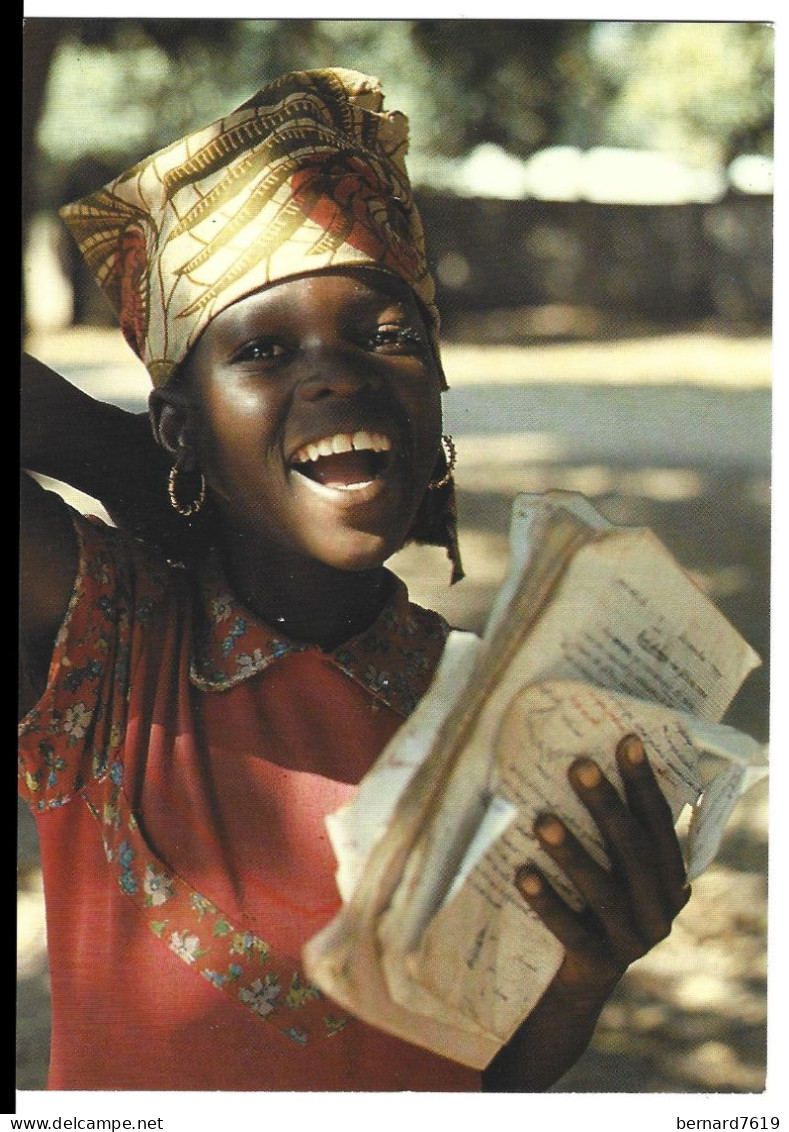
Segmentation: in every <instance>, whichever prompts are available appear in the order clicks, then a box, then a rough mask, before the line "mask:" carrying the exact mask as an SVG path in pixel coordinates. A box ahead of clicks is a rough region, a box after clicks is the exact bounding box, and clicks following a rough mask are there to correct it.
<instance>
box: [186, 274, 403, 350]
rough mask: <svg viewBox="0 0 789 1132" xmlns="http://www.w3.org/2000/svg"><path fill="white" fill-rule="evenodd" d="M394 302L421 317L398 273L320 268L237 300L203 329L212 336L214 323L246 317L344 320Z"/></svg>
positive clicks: (221, 325) (225, 324)
mask: <svg viewBox="0 0 789 1132" xmlns="http://www.w3.org/2000/svg"><path fill="white" fill-rule="evenodd" d="M393 306H394V307H399V308H401V309H402V310H403V311H404V312H408V313H409V314H410V315H412V316H413V317H415V318H419V319H420V320H421V319H422V316H421V312H420V309H419V304H418V302H417V299H416V296H415V295H414V292H413V291H412V290H411V288H410V287H409V286H408V285H407V284H406V283H405V282H403V280H402V279H398V278H397V276H394V275H390V274H388V273H387V272H384V271H379V270H370V269H355V270H347V269H343V270H339V269H338V270H337V271H320V272H315V273H313V274H309V275H300V276H295V277H293V278H290V279H284V280H282V281H281V282H279V283H273V284H271V286H269V287H264V288H262V289H261V290H259V291H255V292H253V293H252V294H250V295H246V296H245V297H244V298H242V299H238V300H237V301H236V302H235V303H232V304H231V305H230V306H229V307H226V308H225V310H223V311H222V312H220V314H218V315H217V316H216V318H215V319H213V321H212V322H211V323H210V324H209V326H208V327H207V328H206V331H205V334H206V335H210V334H211V332H212V328H213V332H214V333H215V334H216V333H221V332H222V331H223V330H224V329H226V328H230V327H238V326H240V325H242V324H244V323H246V322H247V321H249V320H250V319H251V320H258V319H266V318H267V317H271V318H280V317H287V318H290V319H293V320H303V321H306V322H312V321H319V320H323V319H339V320H343V319H346V318H347V319H353V318H354V317H360V318H364V317H366V316H369V315H370V314H372V313H377V312H378V311H381V310H385V309H387V308H389V307H393Z"/></svg>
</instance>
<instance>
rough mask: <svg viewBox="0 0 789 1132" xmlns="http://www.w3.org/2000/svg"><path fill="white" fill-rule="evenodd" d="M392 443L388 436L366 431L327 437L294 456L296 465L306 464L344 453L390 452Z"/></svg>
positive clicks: (306, 445) (307, 445)
mask: <svg viewBox="0 0 789 1132" xmlns="http://www.w3.org/2000/svg"><path fill="white" fill-rule="evenodd" d="M391 448H392V442H391V440H390V439H389V437H388V436H384V435H383V434H382V433H379V432H366V431H365V430H364V429H362V430H360V431H359V432H355V433H353V435H351V434H350V433H337V434H336V435H335V436H325V437H322V438H321V439H320V440H317V441H315V442H314V443H312V444H305V445H304V447H303V448H299V450H298V452H295V453H294V455H293V463H294V464H306V463H307V462H308V461H314V460H317V459H319V458H320V457H321V456H331V455H335V454H339V453H342V452H389V451H390V450H391Z"/></svg>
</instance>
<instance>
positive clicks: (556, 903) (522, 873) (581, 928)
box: [515, 865, 600, 953]
mask: <svg viewBox="0 0 789 1132" xmlns="http://www.w3.org/2000/svg"><path fill="white" fill-rule="evenodd" d="M515 885H516V887H517V889H518V891H519V892H520V894H521V896H522V897H523V899H524V900H525V901H526V903H527V904H528V905H529V907H530V908H531V909H532V910H533V911H534V912H536V913H537V915H538V916H539V917H540V919H541V920H542V922H543V923H544V924H545V926H546V927H547V928H548V929H549V931H551V932H553V934H554V935H555V936H556V938H557V939H558V941H559V943H561V944H562V945H563V946H564V948H565V949H566V950H567V951H571V952H575V953H577V952H584V951H590V950H592V949H595V950H599V946H600V941H599V939H596V938H595V937H594V936H593V935H592V934H591V933H590V931H589V929H588V927H587V926H585V925H584V923H583V922H582V919H581V917H580V916H579V915H578V914H577V913H575V912H573V910H572V908H570V907H569V906H568V905H567V904H565V902H564V900H562V898H561V897H560V896H559V895H558V894H557V893H556V892H555V891H554V889H553V888H552V887H551V885H550V884H549V883H548V881H547V880H546V879H545V877H543V876H542V875H541V874H540V873H539V872H538V871H537V870H536V869H535V868H534V867H533V866H531V865H527V866H523V867H522V868H520V869H518V870H517V871H516V873H515Z"/></svg>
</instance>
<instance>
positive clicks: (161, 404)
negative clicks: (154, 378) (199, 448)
mask: <svg viewBox="0 0 789 1132" xmlns="http://www.w3.org/2000/svg"><path fill="white" fill-rule="evenodd" d="M148 417H149V419H150V422H151V428H152V429H153V435H154V438H155V439H156V442H157V444H159V446H160V447H162V448H164V450H165V452H169V454H170V455H171V456H172V457H173V458H174V459H176V460H178V461H179V463H180V466H181V467H182V468H183V469H184V471H190V470H191V469H192V468H194V466H195V456H194V445H193V441H192V436H193V434H194V428H193V423H192V421H193V410H192V405H191V402H190V400H189V398H188V396H187V395H186V394H185V393H184V392H183V390H180V389H177V388H173V389H168V388H167V387H166V386H164V387H163V388H161V389H154V390H153V392H152V393H151V394H150V396H149V398H148Z"/></svg>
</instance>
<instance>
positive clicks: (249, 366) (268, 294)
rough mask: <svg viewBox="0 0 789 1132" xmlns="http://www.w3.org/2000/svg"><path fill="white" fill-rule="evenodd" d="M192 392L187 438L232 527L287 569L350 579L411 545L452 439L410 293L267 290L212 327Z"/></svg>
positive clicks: (334, 281)
mask: <svg viewBox="0 0 789 1132" xmlns="http://www.w3.org/2000/svg"><path fill="white" fill-rule="evenodd" d="M184 388H185V390H186V393H187V403H186V410H185V416H184V417H183V420H182V424H181V429H180V432H181V434H182V436H184V437H185V438H186V444H187V446H188V449H189V451H190V453H191V455H192V456H193V458H194V463H195V464H196V466H197V467H198V468H199V469H200V470H201V471H202V472H203V474H204V475H205V477H206V480H207V482H208V484H209V488H210V490H211V494H212V497H213V499H214V502H215V503H216V505H217V506H218V508H219V510H220V512H221V514H222V516H223V519H224V522H225V524H226V525H228V524H229V526H230V528H231V529H233V530H235V531H238V532H243V533H244V536H245V537H250V536H251V537H253V538H255V539H256V540H262V543H263V544H264V545H265V546H267V547H269V548H270V549H271V551H272V553H276V555H277V557H278V559H279V561H280V562H281V563H282V562H284V563H285V564H287V561H288V557H289V556H295V558H299V559H302V560H303V559H304V558H308V559H313V560H316V561H318V562H321V563H323V564H324V565H327V566H332V567H335V568H338V569H342V570H368V569H371V568H374V567H376V566H379V565H381V564H382V563H383V562H384V561H385V559H386V558H388V557H389V556H390V555H391V554H393V553H394V552H395V551H396V550H398V549H399V548H400V547H401V546H402V545H403V543H404V541H405V539H406V537H407V535H408V532H409V530H410V528H411V525H412V523H413V520H414V516H415V514H416V511H417V508H418V506H419V503H420V501H421V499H422V497H423V495H424V493H425V490H426V488H427V484H428V482H429V480H430V478H431V474H432V472H433V469H434V467H435V464H436V457H437V455H438V452H439V449H440V437H441V407H440V391H441V374H440V371H439V369H438V366H437V363H436V361H435V357H434V355H433V352H432V350H431V348H430V345H429V337H428V333H427V330H426V328H425V325H424V322H423V320H422V316H421V314H420V311H419V307H418V305H417V302H416V300H415V298H414V296H413V293H412V292H411V290H410V289H409V288H408V287H407V286H406V285H405V284H403V283H401V282H400V281H399V280H397V279H396V278H394V277H393V276H388V275H385V274H383V273H381V272H375V271H369V270H368V271H361V270H360V271H337V272H328V271H324V272H320V273H317V274H315V275H311V276H302V277H298V278H294V279H289V280H286V281H284V282H282V283H278V284H275V285H273V286H271V287H268V288H266V289H264V290H262V291H258V292H256V293H254V294H252V295H250V296H248V297H247V298H244V299H242V300H240V301H239V302H237V303H234V304H233V305H232V306H230V307H228V308H227V309H226V310H224V311H222V313H221V314H219V315H217V316H216V318H214V319H213V321H212V322H211V323H210V324H209V325H208V327H207V329H206V330H205V332H204V333H203V335H202V336H201V338H200V339H199V341H198V343H197V344H196V346H195V347H194V348H193V350H192V351H191V353H190V355H189V359H188V368H187V371H186V374H185V383H184ZM163 397H164V399H165V400H166V399H167V394H166V391H163Z"/></svg>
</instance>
